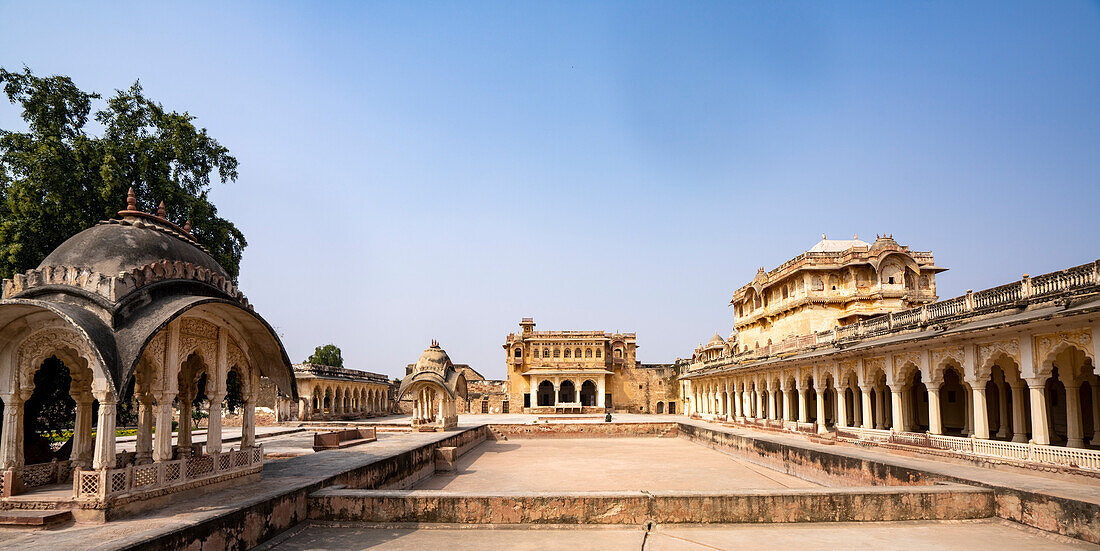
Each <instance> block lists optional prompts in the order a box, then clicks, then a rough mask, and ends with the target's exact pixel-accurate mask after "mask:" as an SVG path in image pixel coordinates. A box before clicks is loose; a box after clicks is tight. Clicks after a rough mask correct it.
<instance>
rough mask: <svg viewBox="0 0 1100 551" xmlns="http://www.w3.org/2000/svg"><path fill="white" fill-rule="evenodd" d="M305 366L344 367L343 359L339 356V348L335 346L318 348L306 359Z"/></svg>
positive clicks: (327, 345)
mask: <svg viewBox="0 0 1100 551" xmlns="http://www.w3.org/2000/svg"><path fill="white" fill-rule="evenodd" d="M306 363H307V364H317V365H327V366H330V367H344V358H342V357H341V356H340V347H338V346H336V345H335V344H326V345H324V346H318V347H317V349H316V350H314V351H313V355H312V356H310V357H309V358H306Z"/></svg>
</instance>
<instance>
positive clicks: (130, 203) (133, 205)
mask: <svg viewBox="0 0 1100 551" xmlns="http://www.w3.org/2000/svg"><path fill="white" fill-rule="evenodd" d="M126 210H137V196H136V195H134V188H132V187H131V188H130V191H129V192H128V193H127V194H126Z"/></svg>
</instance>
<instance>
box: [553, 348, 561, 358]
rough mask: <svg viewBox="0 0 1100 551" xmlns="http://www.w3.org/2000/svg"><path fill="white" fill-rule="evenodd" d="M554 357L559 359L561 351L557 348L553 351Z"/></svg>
mask: <svg viewBox="0 0 1100 551" xmlns="http://www.w3.org/2000/svg"><path fill="white" fill-rule="evenodd" d="M554 357H555V358H560V357H561V350H558V349H557V348H555V349H554Z"/></svg>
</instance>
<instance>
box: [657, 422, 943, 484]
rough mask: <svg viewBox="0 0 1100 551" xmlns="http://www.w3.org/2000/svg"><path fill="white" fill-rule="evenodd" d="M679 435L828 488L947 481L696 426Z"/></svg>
mask: <svg viewBox="0 0 1100 551" xmlns="http://www.w3.org/2000/svg"><path fill="white" fill-rule="evenodd" d="M678 433H679V435H680V436H683V437H685V438H687V439H688V440H691V441H692V442H695V443H697V444H702V445H704V446H707V447H710V448H713V449H716V450H718V451H722V452H725V453H729V454H732V455H736V456H737V457H738V458H741V459H744V460H745V461H748V462H750V463H753V464H756V465H760V466H763V467H767V468H769V469H773V470H776V471H779V472H783V473H787V474H789V475H792V476H797V477H798V478H801V479H803V480H809V481H811V482H815V483H817V484H821V485H822V486H827V487H842V486H914V485H927V484H933V483H935V482H937V481H941V480H944V479H943V477H938V476H934V475H931V474H929V473H926V472H924V471H918V470H916V469H908V468H905V467H901V466H898V465H892V464H889V463H882V462H877V461H868V460H865V459H860V458H856V457H851V456H847V455H842V454H835V453H826V452H821V451H817V450H812V449H809V448H800V447H796V446H789V445H786V444H781V443H778V442H771V441H768V440H759V439H756V438H752V437H749V436H741V435H738V434H731V433H728V432H722V431H718V430H713V429H709V428H705V427H699V426H695V425H688V424H681V425H680V426H679V431H678Z"/></svg>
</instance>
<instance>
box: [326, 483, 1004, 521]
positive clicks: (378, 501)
mask: <svg viewBox="0 0 1100 551" xmlns="http://www.w3.org/2000/svg"><path fill="white" fill-rule="evenodd" d="M308 510H309V518H310V519H311V520H325V521H360V522H381V523H388V522H418V523H420V522H441V523H463V524H641V523H643V522H646V521H653V522H658V523H773V522H839V521H898V520H953V519H975V518H988V517H991V516H993V511H994V506H993V493H992V492H991V491H989V490H984V489H980V488H974V487H970V486H961V485H936V486H920V487H906V488H860V489H850V488H849V489H817V488H814V489H793V490H769V491H768V492H736V493H728V492H727V493H722V492H674V491H654V492H637V491H628V492H572V493H563V494H555V495H547V494H544V493H500V494H499V495H490V494H485V493H460V492H446V491H428V490H411V491H408V490H406V491H387V490H344V489H325V490H321V491H319V492H316V493H314V494H313V495H311V496H310V497H309V506H308Z"/></svg>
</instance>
